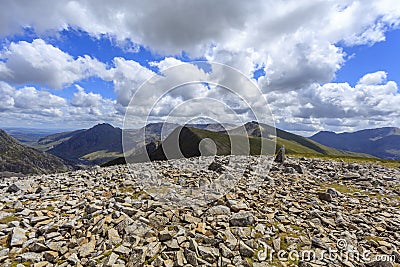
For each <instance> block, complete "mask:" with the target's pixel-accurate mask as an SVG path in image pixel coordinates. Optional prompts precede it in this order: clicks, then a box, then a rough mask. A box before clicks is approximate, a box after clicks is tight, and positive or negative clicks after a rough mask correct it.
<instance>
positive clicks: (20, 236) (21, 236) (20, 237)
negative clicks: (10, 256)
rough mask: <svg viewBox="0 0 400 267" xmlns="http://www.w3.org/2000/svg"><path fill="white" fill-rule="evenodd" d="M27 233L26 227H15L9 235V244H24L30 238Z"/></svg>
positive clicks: (12, 245)
mask: <svg viewBox="0 0 400 267" xmlns="http://www.w3.org/2000/svg"><path fill="white" fill-rule="evenodd" d="M25 233H26V232H25V230H24V229H21V228H19V227H14V228H13V229H12V231H11V232H10V235H9V237H8V244H9V246H11V247H14V246H21V245H22V244H24V243H25V242H26V241H27V240H28V238H27V237H26V235H25Z"/></svg>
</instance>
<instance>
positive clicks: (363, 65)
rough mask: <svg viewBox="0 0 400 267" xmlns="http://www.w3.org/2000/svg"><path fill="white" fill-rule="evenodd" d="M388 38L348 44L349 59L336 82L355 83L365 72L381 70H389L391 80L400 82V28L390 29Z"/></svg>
mask: <svg viewBox="0 0 400 267" xmlns="http://www.w3.org/2000/svg"><path fill="white" fill-rule="evenodd" d="M385 35H386V40H385V41H382V42H378V43H375V44H372V45H358V46H346V45H343V46H342V47H343V49H344V51H345V52H346V54H347V55H349V57H350V58H349V59H348V60H347V61H346V63H345V64H344V66H343V67H342V68H341V69H340V70H339V71H338V72H337V73H336V79H335V81H336V82H348V83H350V84H351V85H355V84H356V83H357V81H358V79H359V77H361V76H363V75H364V74H365V73H372V72H376V71H379V70H384V71H386V72H387V74H388V75H387V78H388V79H389V80H393V81H396V82H397V84H399V82H400V53H399V51H400V30H393V31H389V32H387V33H386V34H385Z"/></svg>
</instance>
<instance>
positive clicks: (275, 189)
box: [0, 158, 400, 266]
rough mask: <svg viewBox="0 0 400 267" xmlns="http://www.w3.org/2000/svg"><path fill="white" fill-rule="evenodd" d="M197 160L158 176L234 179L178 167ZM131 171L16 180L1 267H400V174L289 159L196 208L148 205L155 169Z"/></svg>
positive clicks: (2, 222)
mask: <svg viewBox="0 0 400 267" xmlns="http://www.w3.org/2000/svg"><path fill="white" fill-rule="evenodd" d="M192 161H193V159H182V160H176V161H173V162H162V163H159V164H158V165H157V166H158V167H157V168H159V169H160V170H161V171H162V173H163V174H164V175H169V176H171V177H176V178H178V180H181V181H182V180H183V181H185V179H189V178H190V177H202V176H204V175H205V176H209V177H212V176H215V177H218V176H221V175H224V172H227V170H228V169H227V168H225V167H224V163H223V162H224V159H220V160H219V161H217V162H215V163H214V164H213V165H212V166H211V167H210V170H192V172H193V173H190V170H188V169H182V168H181V167H180V168H175V167H174V164H178V165H179V166H182V164H186V163H191V162H192ZM225 162H226V159H225ZM189 165H190V164H189ZM131 167H132V169H134V170H136V173H138V174H139V175H136V176H131V175H130V174H129V169H128V167H127V166H114V167H109V168H94V169H90V170H80V171H75V172H69V173H64V174H53V175H42V176H35V177H25V178H21V177H20V178H17V177H15V178H13V177H10V178H4V179H3V180H2V181H1V182H0V193H1V194H0V196H1V197H0V266H30V265H33V266H297V265H298V266H400V265H399V263H400V254H399V252H398V251H400V169H392V168H391V169H389V168H385V167H382V166H380V165H370V164H368V165H363V164H359V163H351V164H347V163H343V162H336V161H328V160H327V161H323V160H319V159H294V158H289V159H287V163H285V164H284V165H281V164H277V163H274V165H273V166H272V168H271V170H270V171H269V172H268V171H267V168H266V171H265V172H264V173H263V172H261V173H260V174H257V173H255V172H254V170H253V168H252V166H251V164H250V166H247V171H246V173H245V175H244V176H245V177H244V178H243V179H241V180H240V182H239V183H238V184H237V185H236V186H235V188H234V189H232V190H231V191H230V192H229V193H227V194H225V195H224V196H223V197H222V198H220V199H219V200H218V201H215V202H213V203H212V204H209V205H208V207H203V208H194V209H193V208H184V207H178V208H177V207H174V206H173V205H168V204H166V203H164V202H160V201H159V200H157V199H156V198H154V197H151V196H149V195H148V194H146V193H145V192H144V191H143V188H140V186H139V183H138V182H139V181H140V173H141V172H142V171H143V172H145V168H147V167H148V165H146V164H135V165H132V166H131ZM188 177H189V178H188ZM254 177H256V178H257V179H258V180H257V181H258V182H257V183H251V184H249V183H247V182H246V181H248V180H249V179H250V178H254ZM192 180H193V179H192ZM278 251H280V252H279V253H278ZM350 252H351V253H350ZM289 256H290V257H289ZM346 256H347V257H346ZM357 256H360V257H362V256H364V257H365V258H366V259H357Z"/></svg>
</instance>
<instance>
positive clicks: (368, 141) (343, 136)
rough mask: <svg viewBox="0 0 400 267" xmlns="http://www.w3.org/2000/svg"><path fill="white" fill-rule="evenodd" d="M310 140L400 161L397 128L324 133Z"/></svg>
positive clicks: (399, 142) (399, 133)
mask: <svg viewBox="0 0 400 267" xmlns="http://www.w3.org/2000/svg"><path fill="white" fill-rule="evenodd" d="M310 139H311V140H314V141H316V142H319V143H321V144H324V145H326V146H330V147H333V148H336V149H343V150H351V151H355V152H360V153H367V154H371V155H373V156H375V157H379V158H383V159H392V160H400V129H399V128H395V127H384V128H377V129H366V130H361V131H356V132H345V133H339V134H337V133H334V132H327V131H322V132H319V133H317V134H315V135H313V136H311V137H310Z"/></svg>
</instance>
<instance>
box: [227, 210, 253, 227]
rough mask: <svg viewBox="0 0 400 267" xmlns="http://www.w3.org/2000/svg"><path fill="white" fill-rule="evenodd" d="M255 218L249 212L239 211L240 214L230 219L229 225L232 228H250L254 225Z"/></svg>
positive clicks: (235, 214)
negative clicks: (249, 226)
mask: <svg viewBox="0 0 400 267" xmlns="http://www.w3.org/2000/svg"><path fill="white" fill-rule="evenodd" d="M255 221H256V220H255V218H254V216H253V214H252V213H251V212H249V211H243V210H241V211H239V212H238V213H234V214H233V215H232V216H231V218H230V219H229V223H230V224H231V225H232V226H248V225H254V223H255Z"/></svg>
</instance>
